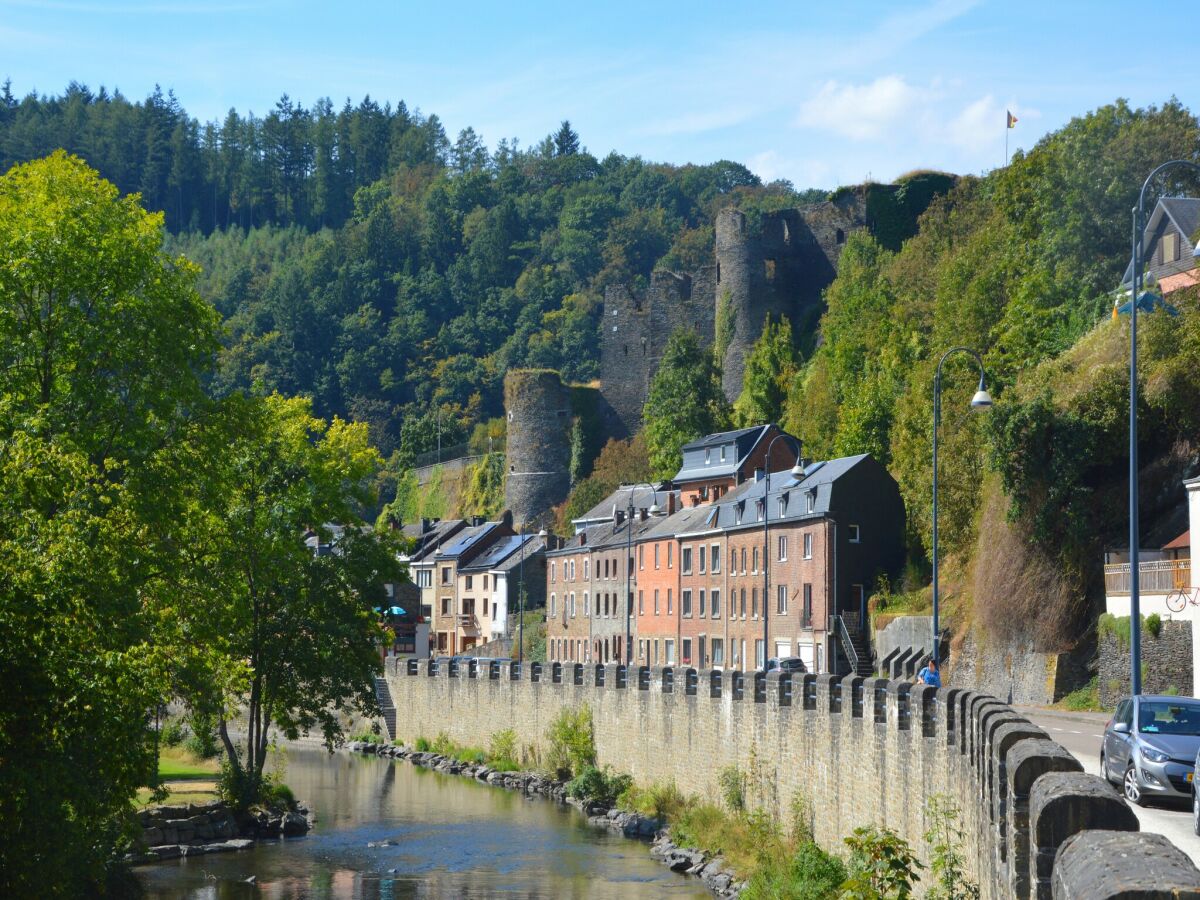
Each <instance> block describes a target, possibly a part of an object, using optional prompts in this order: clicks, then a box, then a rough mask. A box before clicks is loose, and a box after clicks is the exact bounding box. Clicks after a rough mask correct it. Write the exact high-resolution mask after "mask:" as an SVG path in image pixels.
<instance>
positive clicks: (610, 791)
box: [567, 766, 633, 807]
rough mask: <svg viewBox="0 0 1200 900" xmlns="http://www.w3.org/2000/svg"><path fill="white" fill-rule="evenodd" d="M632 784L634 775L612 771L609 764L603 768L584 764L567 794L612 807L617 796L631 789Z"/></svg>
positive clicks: (568, 786) (587, 801)
mask: <svg viewBox="0 0 1200 900" xmlns="http://www.w3.org/2000/svg"><path fill="white" fill-rule="evenodd" d="M632 784H633V778H632V777H630V776H629V775H622V774H616V773H613V772H610V771H609V769H608V767H607V766H605V767H604V768H603V769H597V768H596V767H595V766H584V768H583V769H582V770H580V772H579V774H578V775H576V776H575V777H574V778H573V779H571V782H570V783H569V784H568V785H567V796H569V797H574V798H575V799H576V800H582V801H583V802H584V803H598V804H600V805H601V806H608V807H611V806H613V805H614V804H615V803H616V802H617V797H619V796H621V795H622V794H624V793H625V792H626V791H627V790H629V788H630V786H632Z"/></svg>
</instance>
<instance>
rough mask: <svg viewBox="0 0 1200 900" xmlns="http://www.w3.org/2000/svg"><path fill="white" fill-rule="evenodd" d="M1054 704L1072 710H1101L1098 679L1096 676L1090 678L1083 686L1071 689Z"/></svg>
mask: <svg viewBox="0 0 1200 900" xmlns="http://www.w3.org/2000/svg"><path fill="white" fill-rule="evenodd" d="M1056 705H1057V706H1060V707H1062V708H1063V709H1069V710H1071V711H1072V712H1097V711H1101V706H1100V679H1099V678H1098V677H1094V678H1092V680H1091V681H1089V682H1088V683H1087V684H1085V685H1084V686H1083V687H1081V688H1076V689H1075V690H1073V691H1071V693H1069V694H1067V695H1066V696H1065V697H1063V698H1062V699H1061V700H1059V701H1058V703H1057V704H1056Z"/></svg>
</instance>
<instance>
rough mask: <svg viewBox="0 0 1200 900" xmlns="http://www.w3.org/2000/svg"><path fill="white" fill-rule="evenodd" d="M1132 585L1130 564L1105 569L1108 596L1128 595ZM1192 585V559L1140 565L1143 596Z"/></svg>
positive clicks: (1156, 561) (1156, 560)
mask: <svg viewBox="0 0 1200 900" xmlns="http://www.w3.org/2000/svg"><path fill="white" fill-rule="evenodd" d="M1131 583H1132V582H1131V581H1130V577H1129V563H1115V564H1112V565H1107V566H1105V567H1104V592H1105V593H1106V594H1107V595H1108V596H1110V597H1112V596H1119V595H1121V594H1128V593H1129V589H1130V585H1131ZM1191 583H1192V561H1191V560H1190V559H1153V560H1150V561H1149V562H1144V563H1139V564H1138V590H1139V591H1140V592H1141V593H1143V594H1169V593H1170V592H1171V591H1173V590H1175V589H1177V588H1186V587H1190V586H1191Z"/></svg>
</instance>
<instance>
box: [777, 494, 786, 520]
mask: <svg viewBox="0 0 1200 900" xmlns="http://www.w3.org/2000/svg"><path fill="white" fill-rule="evenodd" d="M787 501H788V498H787V494H784V495H783V496H782V497H780V498H779V516H780V518H782V517H783V516H786V515H787Z"/></svg>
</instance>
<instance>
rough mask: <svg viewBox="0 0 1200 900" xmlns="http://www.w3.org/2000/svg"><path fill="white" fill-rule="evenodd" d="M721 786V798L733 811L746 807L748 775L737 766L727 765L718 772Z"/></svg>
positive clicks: (718, 780)
mask: <svg viewBox="0 0 1200 900" xmlns="http://www.w3.org/2000/svg"><path fill="white" fill-rule="evenodd" d="M717 783H718V784H719V785H720V786H721V799H722V800H724V801H725V805H726V806H727V807H729V809H730V810H731V811H732V812H735V813H737V812H743V811H745V809H746V776H745V775H744V774H742V771H741V770H740V769H739V768H738V767H737V766H726V767H725V768H724V769H722V770H721V771H720V772H719V773H718V774H717Z"/></svg>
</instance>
